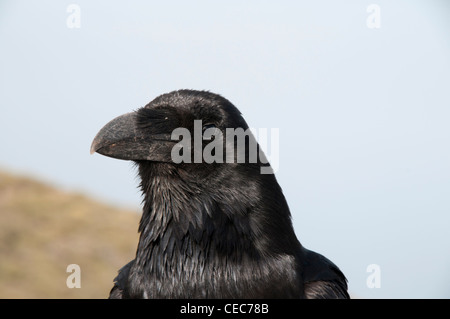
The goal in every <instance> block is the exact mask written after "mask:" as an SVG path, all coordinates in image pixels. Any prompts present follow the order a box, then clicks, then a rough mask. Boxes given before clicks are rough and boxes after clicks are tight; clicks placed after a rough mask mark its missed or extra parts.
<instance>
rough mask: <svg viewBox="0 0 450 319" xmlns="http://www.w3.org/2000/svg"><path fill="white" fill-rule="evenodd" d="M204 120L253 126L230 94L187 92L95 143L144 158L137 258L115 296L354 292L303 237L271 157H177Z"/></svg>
mask: <svg viewBox="0 0 450 319" xmlns="http://www.w3.org/2000/svg"><path fill="white" fill-rule="evenodd" d="M194 120H202V123H203V125H204V126H205V127H209V128H210V127H215V128H217V129H219V130H220V131H221V132H223V134H225V131H226V128H243V129H244V130H246V129H247V128H248V126H247V124H246V122H245V120H244V119H243V118H242V116H241V114H240V112H239V111H238V110H237V108H236V107H234V106H233V105H232V104H231V103H230V102H229V101H228V100H226V99H225V98H223V97H221V96H219V95H216V94H213V93H210V92H205V91H193V90H179V91H175V92H171V93H168V94H163V95H161V96H159V97H157V98H156V99H155V100H153V101H152V102H150V103H149V104H147V105H146V106H145V107H143V108H140V109H138V110H137V111H135V112H132V113H128V114H125V115H122V116H120V117H118V118H116V119H114V120H113V121H111V122H110V123H108V124H107V125H106V126H105V127H104V128H103V129H102V130H101V131H100V132H99V133H98V134H97V136H96V137H95V139H94V141H93V143H92V148H91V151H92V152H98V153H100V154H103V155H106V156H110V157H114V158H119V159H125V160H132V161H134V162H135V163H136V164H137V167H138V170H139V176H140V179H141V184H140V187H141V189H142V193H143V213H142V218H141V221H140V224H139V232H140V239H139V244H138V247H137V251H136V257H135V259H134V260H132V261H131V262H130V263H128V264H127V265H125V266H124V267H123V268H122V269H120V271H119V274H118V276H117V277H116V278H115V283H114V287H113V288H112V290H111V293H110V298H348V297H349V295H348V293H347V283H346V279H345V277H344V275H343V274H342V272H341V271H340V270H339V269H338V267H336V266H335V265H334V264H333V263H332V262H331V261H329V260H328V259H326V258H325V257H323V256H322V255H320V254H317V253H315V252H312V251H309V250H307V249H305V248H304V247H303V246H302V245H301V244H300V242H299V241H298V240H297V237H296V235H295V233H294V230H293V227H292V223H291V215H290V212H289V207H288V205H287V202H286V200H285V197H284V195H283V192H282V190H281V188H280V186H279V184H278V182H277V181H276V178H275V176H274V175H273V174H261V167H262V166H267V165H268V164H265V160H262V158H260V157H258V159H257V161H256V162H252V161H249V160H248V159H249V153H248V152H249V151H248V150H246V154H245V158H246V161H245V162H244V163H236V162H234V163H216V162H213V163H205V162H202V163H186V162H182V163H174V162H173V160H172V156H171V152H172V149H173V148H174V146H175V145H176V144H177V143H178V142H179V140H178V141H177V140H173V139H172V136H171V133H172V131H173V130H174V129H176V128H179V127H182V128H186V129H188V130H189V131H190V132H192V133H193V129H194V124H193V123H194ZM193 134H194V133H193ZM252 138H253V137H252V136H250V137H247V139H246V144H245V145H246V146H248V145H249V143H250V142H249V140H250V139H252ZM208 142H209V141H202V146H205V144H207V143H208ZM192 143H193V142H192ZM192 146H194V145H193V144H192ZM234 146H235V147H236V145H234ZM224 148H225V145H224ZM187 150H188V151H191V152H192V153H194V152H195V149H194V147H192V148H191V149H187ZM224 154H225V152H224ZM236 154H237V152H236V153H235V155H234V156H237V155H236Z"/></svg>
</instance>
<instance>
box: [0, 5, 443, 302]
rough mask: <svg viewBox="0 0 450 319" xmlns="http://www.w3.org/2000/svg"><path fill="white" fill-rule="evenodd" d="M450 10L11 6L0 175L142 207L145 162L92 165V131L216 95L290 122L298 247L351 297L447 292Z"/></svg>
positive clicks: (282, 172) (288, 179)
mask: <svg viewBox="0 0 450 319" xmlns="http://www.w3.org/2000/svg"><path fill="white" fill-rule="evenodd" d="M71 3H75V4H78V5H79V6H80V8H81V28H79V29H70V28H68V27H67V25H66V19H67V17H68V16H69V13H67V12H66V9H67V6H68V5H69V4H71ZM371 3H375V4H378V5H379V7H380V8H381V28H380V29H369V28H368V27H367V25H366V19H367V17H368V16H369V13H367V12H366V9H367V7H368V6H369V5H370V4H371ZM449 18H450V5H449V4H448V3H447V2H446V1H443V0H442V1H438V0H433V1H430V0H427V1H425V0H422V1H419V0H417V1H406V0H404V1H400V0H396V1H386V0H385V1H361V0H358V1H357V0H354V1H336V0H328V1H276V2H274V1H271V2H269V1H247V2H246V3H245V4H243V3H242V1H226V2H221V4H219V3H218V2H213V1H189V2H187V1H184V2H182V1H166V2H161V1H158V2H156V1H153V2H152V1H126V2H125V1H50V0H48V1H31V0H29V1H17V0H15V1H4V0H3V1H0V107H1V113H0V114H1V116H0V145H1V150H0V167H3V168H8V169H12V170H15V171H18V172H26V173H31V174H33V175H36V176H39V177H42V178H44V179H45V180H47V181H49V182H51V183H53V184H56V185H58V186H61V187H64V188H65V189H68V190H77V191H81V192H84V193H86V194H89V195H91V196H95V197H98V198H101V199H102V200H103V201H106V202H109V203H114V204H120V205H123V206H131V207H138V205H139V204H140V201H141V199H140V195H139V192H138V190H137V180H136V178H135V176H136V172H135V170H134V168H133V166H132V165H131V164H130V163H128V162H125V161H119V160H113V159H111V158H107V157H103V156H100V155H97V154H96V155H93V156H91V155H89V147H90V144H91V141H92V139H93V137H94V136H95V134H96V133H97V131H98V130H99V129H100V128H101V127H102V126H103V125H104V124H106V122H108V121H109V120H111V119H112V118H113V117H115V116H117V115H120V114H123V113H126V112H129V111H131V110H134V109H136V108H138V107H140V106H143V105H145V104H147V103H148V102H149V101H150V100H152V99H153V98H155V97H156V96H158V95H159V94H162V93H166V92H169V91H172V90H176V89H181V88H191V89H202V90H210V91H212V92H215V93H219V94H221V95H223V96H225V97H226V98H228V99H229V100H230V101H231V102H232V103H234V104H235V105H236V106H237V107H238V108H239V109H240V110H241V112H242V113H243V115H244V117H245V118H246V120H247V122H248V123H249V125H250V126H252V127H255V128H279V132H280V155H279V158H280V167H279V171H278V172H277V177H278V180H279V183H280V185H281V186H282V188H283V190H284V192H285V195H286V197H287V200H288V203H289V205H290V208H291V212H292V215H293V223H294V227H295V230H296V232H297V234H298V237H299V239H300V241H301V242H302V243H303V244H304V245H305V246H306V247H308V248H310V249H312V250H316V251H318V252H320V253H322V254H324V255H325V256H327V257H329V258H330V259H331V260H333V261H334V262H335V263H336V264H337V265H338V266H339V267H340V268H341V269H342V270H343V272H344V273H345V274H346V276H347V277H348V279H349V288H350V292H351V293H352V294H354V295H355V296H357V297H363V298H449V297H450V275H449V274H448V269H449V268H450V253H449V252H450V235H449V232H448V228H449V226H450V148H449V142H450V126H449V120H450V22H449V21H450V19H449ZM136 227H137V225H136ZM125 235H126V234H124V236H125ZM71 262H73V261H71ZM370 264H378V265H379V266H380V269H381V288H372V289H370V288H368V287H367V285H366V278H367V277H368V275H369V274H368V273H367V272H366V268H367V266H368V265H370Z"/></svg>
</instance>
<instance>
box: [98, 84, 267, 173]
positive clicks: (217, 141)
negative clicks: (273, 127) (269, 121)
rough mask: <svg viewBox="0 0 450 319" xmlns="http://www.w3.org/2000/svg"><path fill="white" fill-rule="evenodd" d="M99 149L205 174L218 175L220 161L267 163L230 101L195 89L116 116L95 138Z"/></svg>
mask: <svg viewBox="0 0 450 319" xmlns="http://www.w3.org/2000/svg"><path fill="white" fill-rule="evenodd" d="M230 134H232V135H231V137H230ZM94 152H97V153H99V154H102V155H105V156H109V157H113V158H117V159H122V160H132V161H135V162H137V163H138V164H139V165H141V166H142V165H151V164H154V163H159V164H162V163H163V164H165V166H166V167H167V166H170V167H176V168H181V169H183V171H185V172H195V175H196V176H203V177H204V176H207V175H209V174H211V173H212V172H215V173H217V170H218V169H221V168H220V167H219V166H220V164H231V165H238V164H248V165H250V166H253V167H256V168H258V167H259V166H260V165H264V163H266V162H267V161H266V160H265V157H264V155H263V153H262V152H261V151H260V150H259V146H258V144H257V143H256V141H255V139H254V137H253V135H252V133H251V132H250V130H249V128H248V125H247V123H246V122H245V120H244V119H243V117H242V116H241V113H240V112H239V110H238V109H237V108H236V107H235V106H234V105H233V104H231V102H229V101H228V100H227V99H225V98H223V97H222V96H220V95H217V94H213V93H210V92H206V91H194V90H179V91H174V92H171V93H167V94H163V95H161V96H159V97H157V98H155V99H154V100H153V101H151V102H150V103H148V104H147V105H146V106H144V107H142V108H139V109H138V110H136V111H134V112H131V113H127V114H124V115H121V116H119V117H117V118H115V119H113V120H112V121H110V122H109V123H107V124H106V125H105V126H104V127H103V128H102V129H101V130H100V131H99V132H98V134H97V136H96V137H95V138H94V141H93V142H92V146H91V153H94ZM261 156H262V157H264V160H265V161H263V162H264V163H261V160H260V159H261ZM160 166H161V165H160ZM199 166H201V167H199ZM199 168H201V169H199Z"/></svg>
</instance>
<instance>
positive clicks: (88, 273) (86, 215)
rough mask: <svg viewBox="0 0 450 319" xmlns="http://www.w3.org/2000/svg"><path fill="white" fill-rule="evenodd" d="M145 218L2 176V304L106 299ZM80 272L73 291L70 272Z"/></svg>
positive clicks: (33, 182) (28, 180)
mask: <svg viewBox="0 0 450 319" xmlns="http://www.w3.org/2000/svg"><path fill="white" fill-rule="evenodd" d="M139 218H140V215H139V214H137V213H136V211H126V210H121V209H118V208H115V207H112V206H108V205H106V204H102V203H99V202H97V201H95V200H93V199H90V198H88V197H86V196H84V195H81V194H77V193H68V192H64V191H61V190H58V189H56V188H54V187H52V186H49V185H47V184H45V183H42V182H39V181H36V180H33V179H31V178H27V177H22V176H15V175H12V174H9V173H5V172H4V171H0V298H107V297H108V295H109V291H110V289H111V287H112V285H113V283H112V281H113V279H114V277H115V276H116V275H117V271H118V269H120V267H122V266H123V265H125V264H126V263H127V262H128V261H130V260H131V259H133V258H134V254H135V251H136V247H137V241H138V234H137V228H138V223H139ZM70 264H77V265H79V266H80V269H81V277H80V279H81V288H71V289H70V288H68V287H67V285H66V280H67V278H68V276H69V275H71V273H70V272H69V273H68V272H67V266H68V265H70Z"/></svg>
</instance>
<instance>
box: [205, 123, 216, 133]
mask: <svg viewBox="0 0 450 319" xmlns="http://www.w3.org/2000/svg"><path fill="white" fill-rule="evenodd" d="M209 128H216V125H215V124H213V123H210V124H205V125H203V133H204V132H205V131H206V130H207V129H209Z"/></svg>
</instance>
